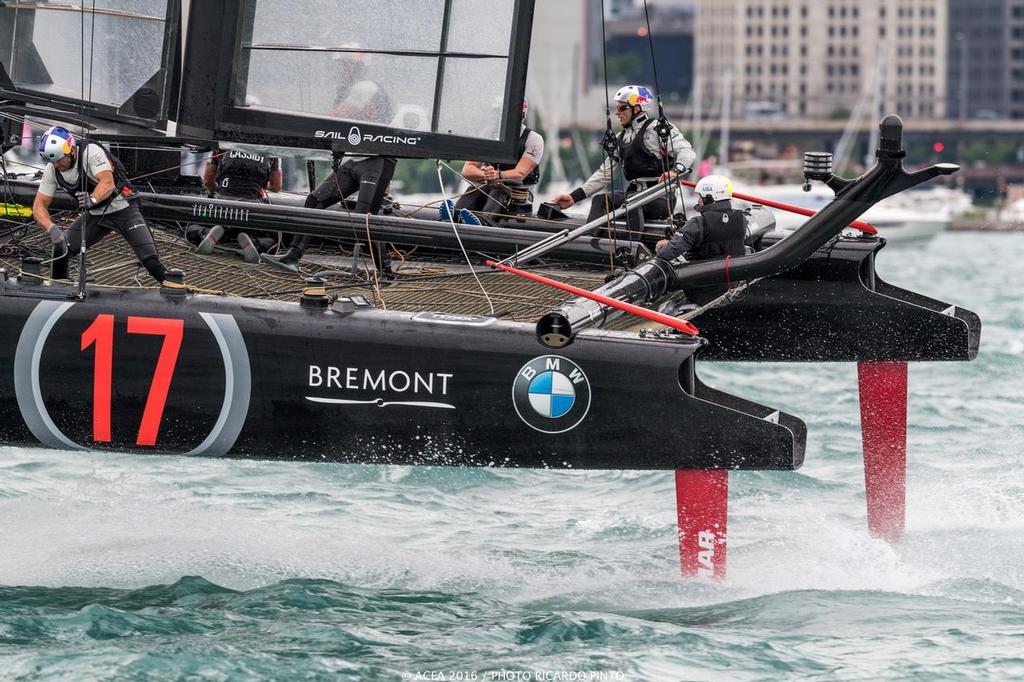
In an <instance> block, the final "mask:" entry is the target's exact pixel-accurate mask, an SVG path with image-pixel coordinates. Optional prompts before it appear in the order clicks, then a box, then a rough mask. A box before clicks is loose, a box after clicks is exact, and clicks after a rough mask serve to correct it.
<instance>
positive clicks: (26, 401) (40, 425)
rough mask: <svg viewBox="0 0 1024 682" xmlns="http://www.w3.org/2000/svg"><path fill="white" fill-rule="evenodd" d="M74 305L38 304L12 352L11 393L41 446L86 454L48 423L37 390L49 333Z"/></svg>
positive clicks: (53, 302)
mask: <svg viewBox="0 0 1024 682" xmlns="http://www.w3.org/2000/svg"><path fill="white" fill-rule="evenodd" d="M73 305H74V303H73V302H64V303H60V302H57V301H41V302H40V303H39V305H37V306H36V307H35V308H34V309H33V310H32V312H31V314H29V316H28V320H26V321H25V326H24V327H23V328H22V330H21V336H19V337H18V348H17V349H16V350H15V351H14V393H15V395H16V396H17V398H18V409H19V410H21V418H22V419H24V420H25V426H27V427H28V430H29V431H31V432H32V435H33V436H35V437H36V440H38V441H39V442H40V443H42V444H43V445H45V446H47V447H50V448H55V449H58V450H60V449H68V450H85V449H86V448H84V447H82V446H81V445H79V444H78V443H74V442H72V441H71V439H70V438H68V437H67V436H65V435H64V434H63V433H61V430H60V429H58V428H57V425H56V424H54V423H53V420H52V419H50V413H49V412H47V411H46V405H44V404H43V392H42V389H41V388H40V386H39V362H40V359H41V358H42V356H43V348H44V347H45V346H46V338H47V337H48V336H49V335H50V330H51V329H53V326H54V325H55V324H57V321H58V320H59V319H60V318H61V315H63V314H64V313H66V312H67V311H68V309H70V308H71V306H73Z"/></svg>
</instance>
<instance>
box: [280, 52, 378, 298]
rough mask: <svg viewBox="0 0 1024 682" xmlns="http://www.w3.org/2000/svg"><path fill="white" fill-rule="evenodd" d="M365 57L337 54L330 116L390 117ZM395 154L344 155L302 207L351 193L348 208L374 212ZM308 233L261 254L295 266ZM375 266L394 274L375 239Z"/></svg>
mask: <svg viewBox="0 0 1024 682" xmlns="http://www.w3.org/2000/svg"><path fill="white" fill-rule="evenodd" d="M367 58H368V57H367V56H366V55H364V54H361V53H353V54H351V55H348V56H347V57H346V58H345V59H341V60H339V66H340V67H343V68H341V70H340V73H339V79H340V80H339V87H338V92H339V95H338V100H339V101H338V103H337V104H335V105H334V107H333V108H332V109H331V110H330V111H329V112H328V113H329V114H331V115H332V116H337V117H338V118H343V119H346V120H352V121H365V122H370V123H382V124H389V123H391V116H392V106H391V98H390V97H388V94H387V93H386V92H384V90H382V89H381V88H380V86H379V85H377V83H375V82H374V81H372V80H369V79H367V78H364V77H363V73H364V70H365V67H366V59H367ZM336 161H337V159H336ZM397 163H398V160H397V159H395V158H394V157H391V156H349V157H346V158H345V159H344V161H342V162H341V163H340V164H339V165H337V167H336V168H335V169H334V172H333V173H331V174H330V175H328V176H327V178H325V179H324V181H323V182H321V183H320V184H319V185H317V187H316V189H314V190H313V191H312V192H311V193H310V195H309V196H308V197H306V203H305V206H306V208H329V207H330V206H333V205H334V204H337V203H338V202H340V201H342V200H344V199H345V198H346V197H348V196H349V195H350V194H356V199H355V205H354V206H353V207H352V212H353V213H359V214H366V213H369V214H376V213H378V212H379V211H380V207H381V204H383V203H384V195H385V193H386V192H387V189H388V184H389V183H390V182H391V177H392V176H393V175H394V174H395V166H396V165H397ZM309 239H310V238H309V236H308V235H295V236H294V237H293V238H292V240H291V241H290V243H289V246H288V250H287V251H286V252H285V253H284V255H282V256H269V255H267V254H263V256H262V258H263V260H265V261H267V262H269V263H271V264H273V265H278V266H281V267H283V268H285V269H287V270H291V271H292V272H298V264H299V260H300V259H301V258H302V254H303V252H304V251H305V249H306V246H307V245H308V244H309ZM371 252H372V254H373V256H374V266H375V267H376V268H377V271H378V272H379V273H380V274H381V275H382V276H383V277H384V278H385V279H394V278H395V274H394V272H392V270H391V263H390V262H389V261H387V260H385V255H386V249H385V248H384V245H383V244H382V243H380V242H375V243H373V244H372V245H371Z"/></svg>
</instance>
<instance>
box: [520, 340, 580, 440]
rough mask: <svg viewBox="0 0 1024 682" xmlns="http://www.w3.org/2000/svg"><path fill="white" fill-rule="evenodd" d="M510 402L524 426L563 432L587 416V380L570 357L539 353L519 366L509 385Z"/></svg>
mask: <svg viewBox="0 0 1024 682" xmlns="http://www.w3.org/2000/svg"><path fill="white" fill-rule="evenodd" d="M512 405H513V407H515V410H516V414H518V415H519V418H520V419H522V420H523V421H524V422H526V424H527V426H529V427H531V428H533V429H536V430H537V431H542V432H544V433H563V432H565V431H569V430H570V429H572V428H575V427H576V426H577V425H578V424H579V423H580V422H581V421H583V418H584V417H586V416H587V412H588V411H589V410H590V381H589V380H588V379H587V375H586V374H584V373H583V369H582V368H581V367H580V366H579V365H577V364H576V363H575V362H573V361H572V360H569V359H567V358H563V357H561V356H559V355H542V356H540V357H536V358H534V359H533V360H530V361H529V362H527V363H526V364H525V365H523V366H522V367H521V368H520V369H519V372H518V373H517V374H516V379H515V382H514V383H513V384H512Z"/></svg>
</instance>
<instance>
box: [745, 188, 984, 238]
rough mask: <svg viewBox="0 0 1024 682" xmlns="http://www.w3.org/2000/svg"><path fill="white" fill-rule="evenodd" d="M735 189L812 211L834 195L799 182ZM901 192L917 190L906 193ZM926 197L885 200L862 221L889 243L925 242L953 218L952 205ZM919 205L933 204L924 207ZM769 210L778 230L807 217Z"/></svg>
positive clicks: (830, 191) (792, 226)
mask: <svg viewBox="0 0 1024 682" xmlns="http://www.w3.org/2000/svg"><path fill="white" fill-rule="evenodd" d="M936 189H946V188H936ZM736 191H737V192H740V193H743V194H749V195H752V196H757V197H762V198H764V199H770V200H772V201H779V202H782V203H787V204H793V205H795V206H801V207H803V208H809V209H812V210H814V211H819V210H821V209H822V208H824V206H825V205H826V204H828V203H829V202H830V201H832V200H833V199H834V198H835V195H834V194H833V193H832V190H830V189H828V188H827V187H820V186H819V187H812V188H811V191H809V192H805V191H803V188H802V187H801V186H800V185H763V186H761V185H758V186H756V187H742V188H741V187H737V188H736ZM904 194H917V193H916V192H905V193H904ZM921 194H925V192H921ZM927 199H928V202H927V203H926V204H917V203H915V202H917V201H919V199H916V198H915V199H911V200H910V201H902V200H900V201H893V199H892V198H890V199H885V200H883V201H881V202H879V203H878V204H877V205H875V206H873V207H871V208H870V209H868V211H867V212H866V213H865V214H864V215H862V216H861V220H864V221H865V222H868V223H870V224H872V225H874V226H875V227H876V228H878V234H879V236H881V237H884V238H885V239H886V240H887V241H888V242H889V243H890V244H902V243H910V242H913V243H920V242H923V241H928V240H930V239H933V238H934V237H935V236H936V235H937V234H939V233H940V232H942V231H943V230H945V229H946V228H947V227H949V223H950V222H951V221H952V217H953V212H952V211H951V210H950V206H952V205H953V204H952V203H951V202H950V203H946V204H944V208H943V209H941V210H940V209H939V208H938V207H937V206H935V204H936V203H938V202H941V201H942V198H941V197H937V196H929V197H927ZM968 201H969V200H968ZM968 205H969V204H968ZM918 206H929V207H932V206H935V207H933V208H927V209H924V208H919V207H918ZM958 206H959V205H958ZM772 210H773V212H774V214H775V223H776V226H777V228H778V229H780V230H795V229H796V228H797V227H799V226H800V225H802V224H803V223H804V222H805V221H806V220H807V218H806V217H805V216H802V215H798V214H796V213H788V212H786V211H782V210H779V209H772Z"/></svg>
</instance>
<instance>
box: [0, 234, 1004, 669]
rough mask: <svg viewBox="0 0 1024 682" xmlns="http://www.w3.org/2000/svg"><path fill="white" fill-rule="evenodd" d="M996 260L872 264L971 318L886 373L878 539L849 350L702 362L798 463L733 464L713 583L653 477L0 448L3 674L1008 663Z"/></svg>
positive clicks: (915, 258)
mask: <svg viewBox="0 0 1024 682" xmlns="http://www.w3.org/2000/svg"><path fill="white" fill-rule="evenodd" d="M1020 263H1024V235H1003V234H947V235H943V236H941V237H940V238H938V239H937V240H936V241H935V242H933V243H932V244H931V245H929V246H928V248H927V249H926V250H924V251H923V252H914V251H897V250H895V249H887V250H886V251H885V252H883V254H882V255H881V256H880V259H879V270H880V271H881V272H882V274H883V276H884V277H885V278H886V279H888V280H889V281H891V282H893V283H895V284H900V285H903V286H907V287H911V288H915V289H917V290H919V291H921V292H924V293H927V294H930V295H933V296H935V297H937V298H941V299H943V300H947V301H950V302H955V303H957V304H960V305H963V306H965V307H968V308H971V309H973V310H975V311H977V312H979V313H980V314H981V315H982V318H983V321H984V325H985V327H984V332H983V341H982V349H981V353H980V355H979V357H978V359H977V360H976V361H975V362H972V363H967V364H962V363H948V364H938V363H935V364H927V365H925V364H919V365H912V366H911V369H910V410H909V426H910V434H909V460H910V464H909V469H908V517H907V529H908V532H907V538H906V541H905V542H904V543H902V544H901V545H900V546H897V547H893V546H890V545H888V544H886V543H885V542H882V541H880V540H873V539H871V538H869V537H868V535H867V532H866V529H865V511H864V495H863V474H862V468H861V462H860V451H859V416H858V415H859V413H858V403H857V398H856V378H855V374H856V372H855V369H854V367H853V366H851V365H839V364H834V365H766V366H757V365H748V364H743V365H716V366H709V365H707V364H705V365H703V367H702V376H703V377H704V378H705V379H706V380H707V381H708V382H709V383H711V384H712V385H714V386H718V387H721V388H724V389H727V390H731V391H733V392H736V393H739V394H741V395H746V396H749V397H752V398H755V399H758V400H761V401H763V402H765V403H768V404H771V405H776V406H778V407H782V408H784V409H786V410H788V411H790V412H793V413H795V414H798V415H801V416H802V417H803V418H804V419H805V420H806V421H807V422H808V426H809V429H810V434H809V447H808V456H807V463H806V464H805V466H804V467H803V469H801V470H800V471H799V472H796V473H784V472H775V473H759V472H748V473H736V474H733V475H732V478H731V488H732V490H731V498H730V521H729V523H730V555H729V559H730V567H729V577H728V580H727V581H726V582H725V583H724V584H713V583H707V582H698V581H686V580H683V579H681V578H679V577H678V573H677V571H678V568H677V566H678V563H677V562H678V555H677V548H676V540H675V533H676V530H675V517H674V514H675V508H674V504H675V503H674V487H673V486H674V483H673V477H672V475H671V473H668V472H666V473H631V472H626V473H616V472H540V471H506V470H452V469H441V468H432V469H428V468H415V467H400V468H384V467H362V466H337V465H316V464H300V465H294V464H269V463H252V462H225V461H215V460H190V459H184V458H171V457H147V458H140V457H130V456H109V455H108V456H99V455H97V456H89V455H82V454H73V453H66V452H56V451H48V450H20V449H12V448H0V585H3V586H4V587H0V678H3V679H92V678H105V679H110V678H115V679H159V680H165V679H176V678H177V679H185V678H188V679H192V678H195V677H200V676H203V677H207V678H209V679H225V680H229V679H231V680H233V679H247V678H250V677H252V678H264V679H352V680H373V679H382V680H392V679H394V680H398V679H456V678H458V679H475V680H493V679H520V680H523V679H533V680H537V679H584V680H595V679H608V680H647V679H673V680H678V679H695V680H701V679H730V680H731V679H738V680H748V679H750V680H753V679H757V680H764V679H780V680H782V679H792V678H793V677H811V678H815V677H816V678H820V679H829V680H831V679H865V680H868V679H870V680H876V679H907V678H918V679H928V680H934V679H952V680H961V679H998V680H1005V679H1011V678H1017V679H1020V678H1022V677H1024V474H1022V473H1021V464H1022V457H1021V454H1022V450H1024V446H1022V445H1021V443H1022V442H1024V438H1022V436H1024V433H1022V431H1024V427H1022V424H1024V386H1022V383H1021V379H1022V376H1024V372H1022V369H1024V303H1022V299H1021V292H1022V291H1024V267H1021V266H1020V265H1019V264H1020ZM452 673H456V674H461V675H462V676H461V677H458V675H455V676H453V675H452Z"/></svg>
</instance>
